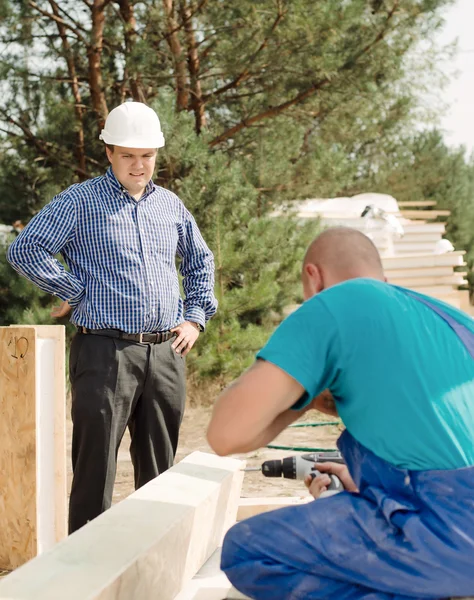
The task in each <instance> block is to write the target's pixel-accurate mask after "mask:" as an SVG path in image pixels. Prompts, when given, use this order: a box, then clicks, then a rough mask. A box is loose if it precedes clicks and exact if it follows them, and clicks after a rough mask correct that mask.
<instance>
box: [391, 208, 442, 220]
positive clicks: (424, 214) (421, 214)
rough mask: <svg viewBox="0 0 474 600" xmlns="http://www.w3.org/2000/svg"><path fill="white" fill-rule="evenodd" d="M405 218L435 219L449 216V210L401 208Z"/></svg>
mask: <svg viewBox="0 0 474 600" xmlns="http://www.w3.org/2000/svg"><path fill="white" fill-rule="evenodd" d="M400 212H401V215H402V217H405V219H437V218H438V217H449V215H450V214H451V211H449V210H402V211H400Z"/></svg>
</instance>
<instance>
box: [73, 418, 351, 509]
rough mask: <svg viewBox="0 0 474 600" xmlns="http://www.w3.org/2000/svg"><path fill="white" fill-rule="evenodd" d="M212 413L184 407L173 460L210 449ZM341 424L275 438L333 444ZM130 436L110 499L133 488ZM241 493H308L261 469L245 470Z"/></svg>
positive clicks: (267, 452)
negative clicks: (208, 430)
mask: <svg viewBox="0 0 474 600" xmlns="http://www.w3.org/2000/svg"><path fill="white" fill-rule="evenodd" d="M210 414H211V409H210V408H207V407H206V408H188V409H187V410H186V413H185V416H184V420H183V424H182V428H181V434H180V442H179V447H178V452H177V455H176V462H179V461H180V460H181V459H183V458H184V457H185V456H187V455H188V454H190V453H191V452H194V451H195V450H201V451H202V452H212V450H211V449H210V448H209V445H208V444H207V442H206V438H205V431H206V428H207V424H208V422H209V418H210ZM305 417H306V418H305V419H304V420H306V421H321V420H327V419H326V418H325V417H324V416H323V415H321V414H320V413H317V412H313V411H311V413H309V414H307V415H305ZM67 431H68V469H69V474H68V482H69V488H70V485H71V478H72V472H71V458H70V447H71V435H72V423H71V422H70V421H68V428H67ZM339 432H340V428H339V427H337V426H325V427H304V428H292V429H287V430H286V431H284V432H283V433H282V434H281V435H280V436H279V437H278V438H277V439H276V440H275V442H274V443H275V444H278V445H287V446H310V447H318V448H319V447H322V448H335V441H336V439H337V437H338V435H339ZM129 445H130V437H129V435H128V432H127V433H126V435H125V436H124V439H123V441H122V444H121V446H120V451H119V455H118V466H117V478H116V481H115V488H114V496H113V502H114V503H116V502H119V501H120V500H123V499H124V498H126V497H127V496H128V495H129V494H131V493H132V492H133V467H132V464H131V462H130V456H129V452H128V448H129ZM291 454H294V452H292V451H288V450H286V451H285V450H272V449H268V448H263V449H261V450H258V451H256V452H251V453H248V454H239V455H236V457H237V458H241V459H245V460H246V461H247V465H248V466H260V465H261V464H262V462H263V461H265V460H268V459H272V458H282V457H284V456H289V455H291ZM241 495H242V497H248V498H250V497H258V496H262V497H268V496H288V495H290V496H298V495H302V496H303V495H307V491H306V488H305V487H304V484H303V483H302V482H296V481H290V480H285V479H267V478H265V477H263V475H261V473H258V472H254V473H246V474H245V477H244V484H243V489H242V494H241Z"/></svg>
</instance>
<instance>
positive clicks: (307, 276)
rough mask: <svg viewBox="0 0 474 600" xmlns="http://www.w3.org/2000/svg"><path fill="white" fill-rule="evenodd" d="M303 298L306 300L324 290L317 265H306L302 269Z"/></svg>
mask: <svg viewBox="0 0 474 600" xmlns="http://www.w3.org/2000/svg"><path fill="white" fill-rule="evenodd" d="M303 274H304V277H303V291H304V298H305V300H308V299H309V298H312V297H313V296H315V295H316V294H319V292H321V291H322V290H323V289H324V282H323V277H322V273H321V271H320V269H319V267H318V266H317V265H313V264H312V263H306V264H305V266H304V267H303Z"/></svg>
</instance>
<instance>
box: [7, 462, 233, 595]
mask: <svg viewBox="0 0 474 600" xmlns="http://www.w3.org/2000/svg"><path fill="white" fill-rule="evenodd" d="M243 465H244V463H242V461H239V460H235V459H231V458H220V457H218V456H215V455H213V454H205V453H202V452H194V453H193V454H191V455H190V456H188V457H186V458H185V459H184V460H183V461H181V462H180V463H178V464H177V465H175V466H174V467H172V468H171V469H169V470H168V471H166V472H165V473H163V474H162V475H160V476H159V477H157V478H156V479H154V480H153V481H151V482H150V483H148V484H147V485H145V486H144V487H142V488H141V489H139V490H137V491H136V492H134V493H133V494H132V495H131V496H129V497H128V498H126V499H125V500H123V501H122V502H120V503H118V504H116V505H115V506H114V507H112V508H111V509H110V510H108V511H106V512H105V513H104V514H102V515H101V516H100V517H98V518H97V519H95V520H94V521H92V522H90V523H88V524H87V525H86V526H85V527H83V528H82V529H80V530H79V531H77V532H75V533H74V534H72V535H71V536H69V537H68V538H67V539H65V540H63V541H62V542H60V543H59V544H57V545H56V546H55V547H54V548H52V549H51V550H49V551H48V552H45V553H44V554H42V555H41V556H38V557H37V558H35V559H34V560H32V561H30V562H29V563H27V564H26V565H24V566H23V567H21V568H20V569H18V570H17V571H15V572H13V573H11V574H10V575H9V576H7V577H6V578H5V579H3V580H2V581H0V599H2V600H6V599H8V600H64V598H67V599H68V600H132V599H137V600H138V599H139V600H148V599H150V600H152V599H153V600H156V598H158V597H159V598H160V600H172V599H173V598H174V597H175V596H176V594H177V593H178V592H179V591H180V590H181V589H182V588H183V586H184V584H185V583H186V582H187V581H189V580H190V579H191V578H192V577H193V576H194V575H195V574H196V572H197V571H198V570H199V568H200V567H201V566H202V564H204V562H205V561H206V560H207V559H208V558H209V557H210V556H211V554H212V553H213V552H214V550H215V549H216V548H217V547H218V546H219V545H220V544H221V543H222V539H223V536H224V534H225V532H226V531H227V529H228V527H229V526H230V525H231V524H232V523H234V522H235V517H236V514H237V504H238V500H239V496H240V488H241V484H242V478H243V472H242V470H241V469H242V466H243Z"/></svg>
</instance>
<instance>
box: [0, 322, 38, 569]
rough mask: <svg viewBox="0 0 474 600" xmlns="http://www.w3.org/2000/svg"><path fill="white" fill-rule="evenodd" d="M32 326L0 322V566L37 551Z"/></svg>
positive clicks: (18, 561) (11, 564)
mask: <svg viewBox="0 0 474 600" xmlns="http://www.w3.org/2000/svg"><path fill="white" fill-rule="evenodd" d="M35 347H36V333H35V330H34V328H33V327H0V382H1V384H0V415H1V418H0V568H2V569H14V568H16V567H18V566H20V565H21V564H23V563H24V562H26V561H27V560H29V559H30V558H32V557H34V556H35V555H36V547H37V546H36V544H37V540H36V435H35V430H36V414H35V410H36V409H35V386H36V374H35Z"/></svg>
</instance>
